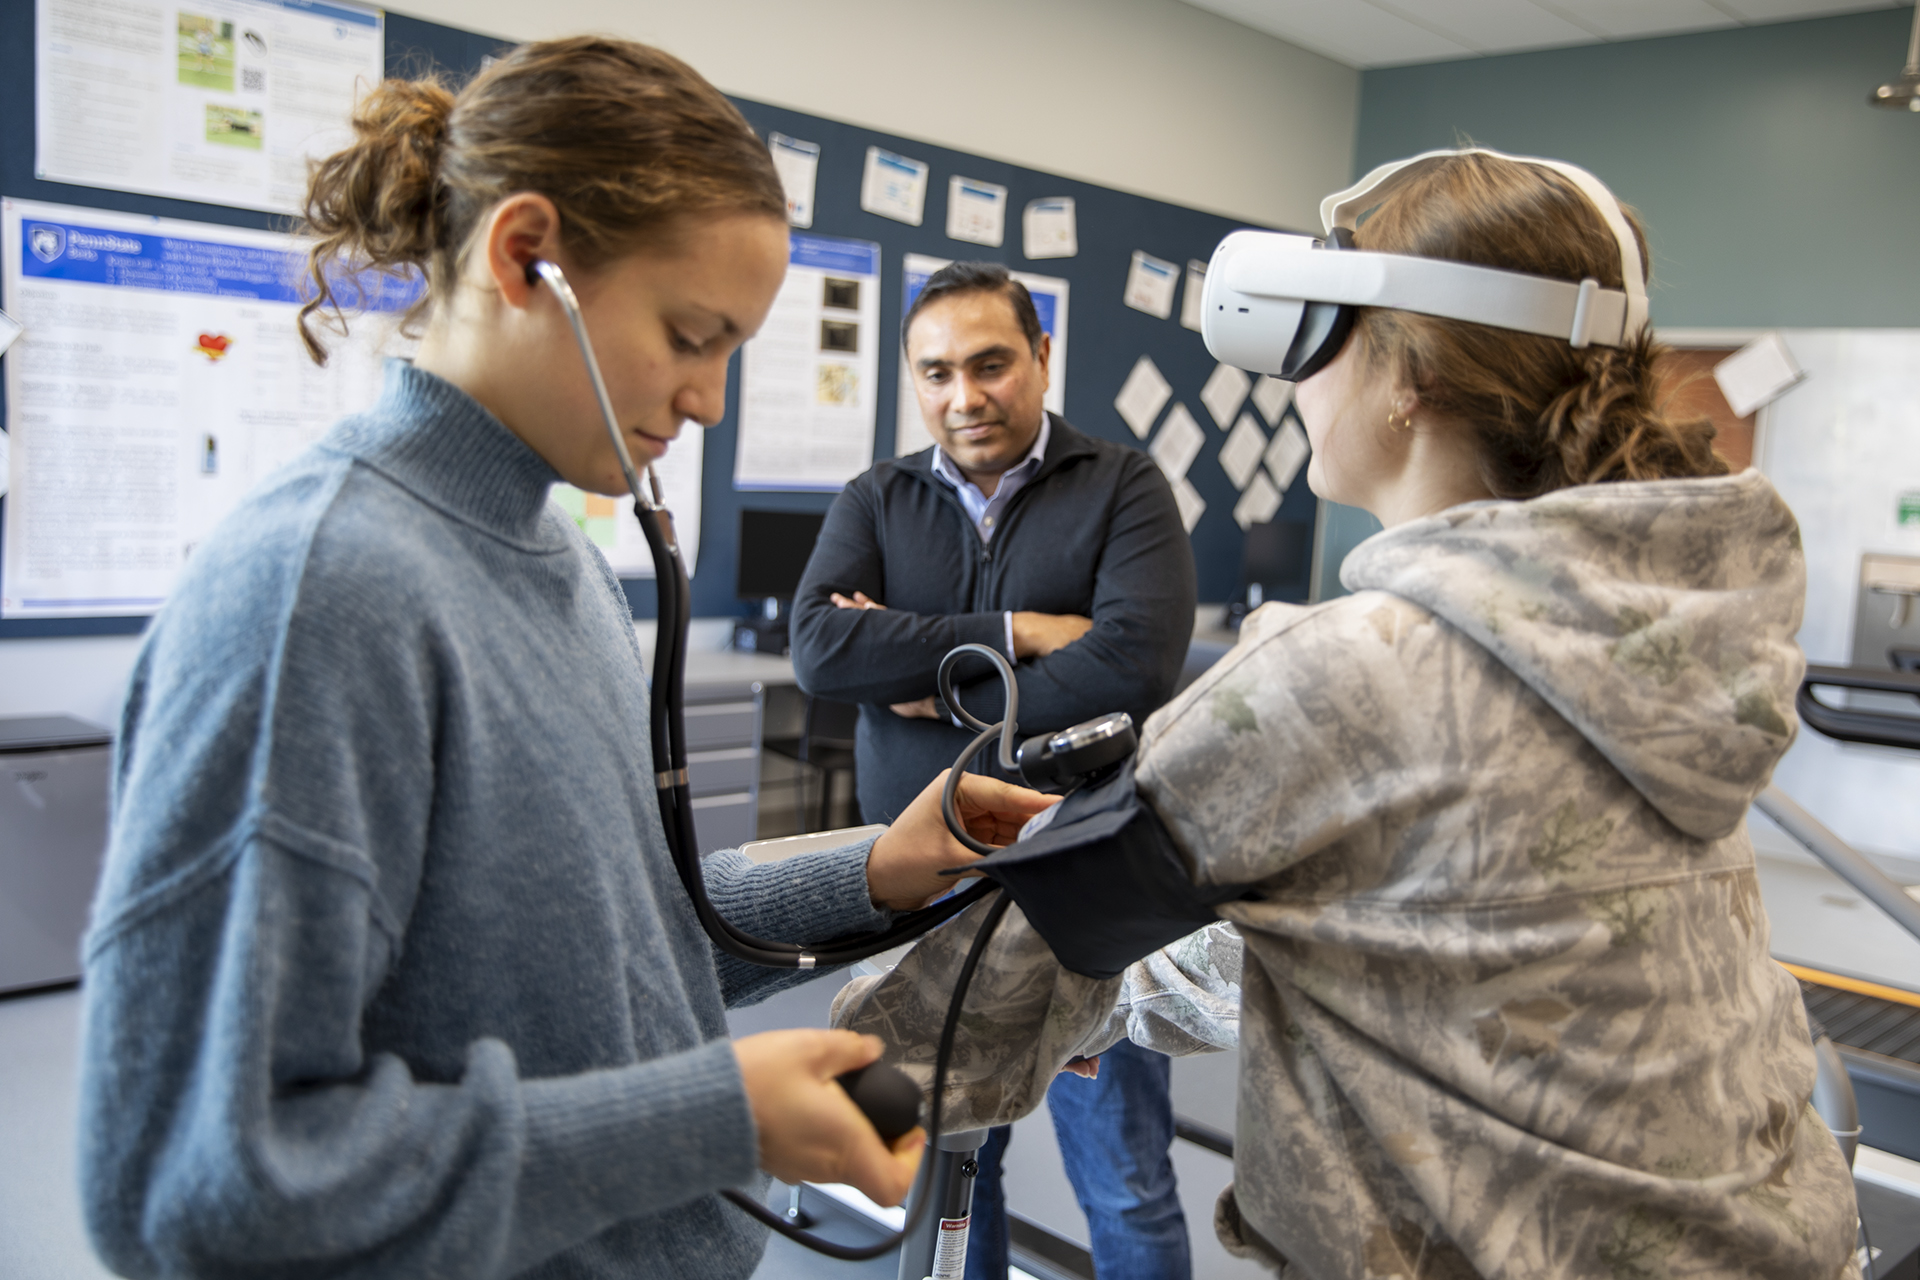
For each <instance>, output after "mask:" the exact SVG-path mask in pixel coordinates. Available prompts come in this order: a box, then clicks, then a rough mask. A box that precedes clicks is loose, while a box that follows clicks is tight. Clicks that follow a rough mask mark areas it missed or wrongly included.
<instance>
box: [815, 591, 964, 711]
mask: <svg viewBox="0 0 1920 1280" xmlns="http://www.w3.org/2000/svg"><path fill="white" fill-rule="evenodd" d="M827 598H828V599H829V600H831V601H833V607H834V608H836V609H884V608H886V607H887V606H885V605H883V604H881V603H880V602H879V601H878V600H875V599H874V598H873V597H872V596H870V595H868V594H867V593H866V592H864V591H856V592H854V593H853V595H852V596H851V597H848V596H843V595H841V594H840V593H839V592H838V591H830V592H828V593H827ZM889 710H891V711H892V712H893V714H895V715H897V716H900V717H902V718H903V719H907V720H938V719H939V718H940V713H939V712H938V711H935V710H934V709H933V695H932V694H928V695H927V696H926V697H924V698H919V699H916V700H915V701H913V702H896V703H894V704H893V705H892V707H890V708H889Z"/></svg>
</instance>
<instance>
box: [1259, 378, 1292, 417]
mask: <svg viewBox="0 0 1920 1280" xmlns="http://www.w3.org/2000/svg"><path fill="white" fill-rule="evenodd" d="M1292 402H1293V384H1292V383H1291V382H1288V381H1287V380H1286V379H1285V378H1276V377H1273V376H1272V375H1270V374H1264V373H1263V374H1261V375H1260V377H1259V379H1258V380H1257V381H1256V382H1255V383H1254V384H1253V404H1254V407H1255V408H1256V409H1258V410H1260V416H1261V417H1263V418H1265V419H1266V420H1267V425H1268V426H1270V427H1273V426H1278V425H1279V424H1280V415H1281V414H1282V413H1285V412H1286V409H1287V406H1288V405H1289V404H1291V403H1292Z"/></svg>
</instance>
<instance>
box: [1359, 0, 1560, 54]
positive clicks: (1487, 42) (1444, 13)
mask: <svg viewBox="0 0 1920 1280" xmlns="http://www.w3.org/2000/svg"><path fill="white" fill-rule="evenodd" d="M1374 3H1376V4H1378V5H1379V6H1380V7H1381V8H1382V9H1386V10H1389V11H1391V12H1394V13H1398V14H1401V15H1403V16H1404V17H1406V18H1408V19H1410V20H1411V21H1413V22H1415V23H1417V24H1419V25H1420V26H1424V27H1427V28H1429V29H1432V30H1435V31H1438V32H1440V33H1441V34H1442V35H1447V36H1452V37H1453V38H1454V39H1456V40H1458V41H1459V42H1460V43H1462V44H1464V45H1466V46H1467V47H1468V48H1470V49H1474V50H1476V51H1478V52H1480V53H1506V52H1510V51H1512V50H1515V49H1539V48H1543V47H1547V46H1551V45H1566V44H1583V43H1585V42H1587V41H1589V40H1591V39H1593V36H1594V33H1593V32H1591V31H1587V30H1584V29H1582V28H1581V27H1579V26H1577V25H1575V24H1574V23H1572V22H1569V21H1568V20H1567V19H1565V18H1563V17H1561V16H1559V15H1558V14H1553V13H1549V12H1547V11H1546V10H1545V9H1542V8H1541V7H1540V6H1539V5H1537V4H1535V3H1533V0H1374Z"/></svg>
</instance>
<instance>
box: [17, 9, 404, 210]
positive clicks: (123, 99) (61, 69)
mask: <svg viewBox="0 0 1920 1280" xmlns="http://www.w3.org/2000/svg"><path fill="white" fill-rule="evenodd" d="M385 24H386V19H385V17H384V15H383V14H382V13H381V11H380V10H379V9H374V8H367V7H364V6H361V5H357V4H352V3H348V2H347V0H173V2H172V3H166V4H155V3H152V2H151V0H35V5H34V30H35V33H36V40H35V48H34V67H35V76H36V84H37V86H38V95H37V100H36V102H35V104H34V123H35V132H34V142H35V153H34V173H35V176H37V177H40V178H43V179H45V180H47V181H49V182H72V183H78V184H80V185H82V186H89V187H108V188H112V189H113V190H116V191H140V192H145V193H147V194H149V195H157V196H174V197H177V198H179V199H182V200H199V201H202V202H204V203H207V204H224V205H238V206H240V207H242V208H247V209H265V210H268V211H270V212H275V213H297V212H299V209H300V204H301V201H302V200H303V199H304V196H305V191H306V185H307V161H308V160H309V159H319V158H321V157H324V156H327V155H330V154H331V153H333V152H334V151H337V150H339V149H340V148H341V147H343V146H345V145H346V144H347V143H348V142H350V141H351V140H352V134H351V132H350V129H349V126H348V123H347V122H348V117H349V116H350V115H351V113H352V111H353V103H354V98H355V96H356V94H357V93H358V92H360V91H361V90H362V89H364V88H365V87H366V86H368V85H375V84H378V83H380V79H381V77H382V75H383V74H384V73H385V64H386V38H385V31H386V25H385Z"/></svg>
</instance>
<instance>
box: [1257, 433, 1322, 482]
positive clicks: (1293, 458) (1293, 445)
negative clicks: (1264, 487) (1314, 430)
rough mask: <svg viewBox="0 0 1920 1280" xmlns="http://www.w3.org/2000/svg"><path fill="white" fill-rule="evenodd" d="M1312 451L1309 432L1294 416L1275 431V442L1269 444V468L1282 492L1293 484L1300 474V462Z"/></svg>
mask: <svg viewBox="0 0 1920 1280" xmlns="http://www.w3.org/2000/svg"><path fill="white" fill-rule="evenodd" d="M1311 451H1312V449H1311V446H1310V445H1308V443H1307V433H1306V432H1304V431H1302V430H1301V429H1300V424H1299V423H1297V422H1295V421H1294V420H1293V419H1292V418H1288V419H1287V420H1286V421H1285V422H1284V423H1282V424H1281V426H1280V429H1279V430H1278V431H1276V432H1274V433H1273V443H1272V444H1270V445H1268V446H1267V470H1268V471H1271V472H1272V473H1273V482H1274V483H1275V484H1277V485H1279V486H1280V492H1282V493H1285V492H1286V491H1287V489H1288V488H1289V487H1290V486H1291V485H1292V484H1293V478H1294V477H1295V476H1297V475H1299V474H1300V464H1301V463H1303V462H1305V461H1306V460H1307V454H1308V453H1310V452H1311Z"/></svg>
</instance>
